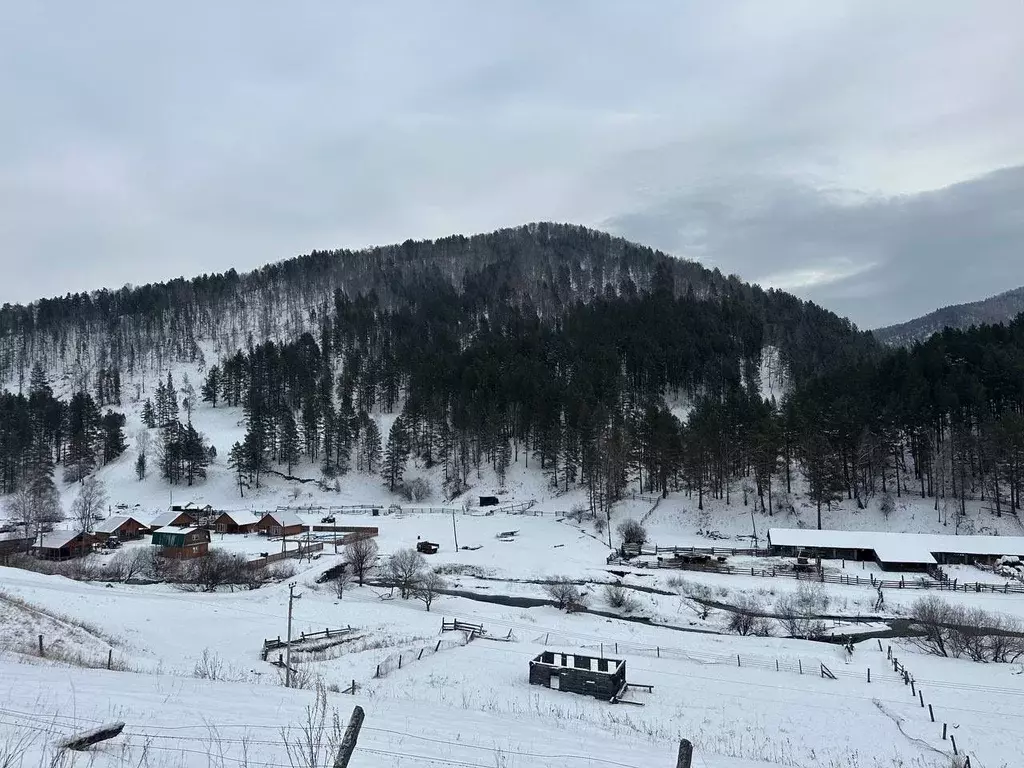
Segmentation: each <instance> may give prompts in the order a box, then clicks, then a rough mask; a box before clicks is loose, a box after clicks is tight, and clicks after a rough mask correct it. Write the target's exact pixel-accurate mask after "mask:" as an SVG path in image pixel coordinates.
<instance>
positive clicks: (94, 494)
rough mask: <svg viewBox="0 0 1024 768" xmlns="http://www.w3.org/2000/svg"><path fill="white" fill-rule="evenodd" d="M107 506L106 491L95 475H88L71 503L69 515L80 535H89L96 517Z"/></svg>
mask: <svg viewBox="0 0 1024 768" xmlns="http://www.w3.org/2000/svg"><path fill="white" fill-rule="evenodd" d="M106 504H107V489H106V486H104V485H103V481H102V480H100V479H99V478H98V477H96V475H89V477H87V478H85V481H84V482H83V483H82V487H81V489H80V490H79V491H78V496H77V497H76V498H75V500H74V501H73V502H72V503H71V514H72V515H73V516H74V519H75V524H76V527H77V528H78V530H79V531H80V532H81V533H89V532H90V531H91V530H92V528H93V524H94V523H95V521H96V518H97V517H100V513H101V512H102V511H103V507H104V506H106Z"/></svg>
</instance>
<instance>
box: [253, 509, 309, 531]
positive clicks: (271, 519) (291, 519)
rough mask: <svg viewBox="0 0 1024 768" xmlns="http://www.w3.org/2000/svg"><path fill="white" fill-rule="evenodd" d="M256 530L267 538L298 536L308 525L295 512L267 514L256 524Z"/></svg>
mask: <svg viewBox="0 0 1024 768" xmlns="http://www.w3.org/2000/svg"><path fill="white" fill-rule="evenodd" d="M256 530H257V531H258V532H259V533H262V534H263V535H265V536H298V535H299V534H300V533H305V531H306V524H305V523H304V522H302V518H301V517H299V516H298V515H297V514H295V513H294V512H281V511H278V512H267V514H265V515H264V516H263V517H261V518H260V519H259V522H257V523H256Z"/></svg>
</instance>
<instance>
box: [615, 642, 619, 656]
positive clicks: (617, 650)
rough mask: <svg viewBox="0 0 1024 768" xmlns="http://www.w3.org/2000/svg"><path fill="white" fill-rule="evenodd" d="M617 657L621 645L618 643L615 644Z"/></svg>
mask: <svg viewBox="0 0 1024 768" xmlns="http://www.w3.org/2000/svg"><path fill="white" fill-rule="evenodd" d="M615 655H616V656H618V655H619V644H618V643H616V644H615Z"/></svg>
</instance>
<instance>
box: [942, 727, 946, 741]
mask: <svg viewBox="0 0 1024 768" xmlns="http://www.w3.org/2000/svg"><path fill="white" fill-rule="evenodd" d="M942 740H943V741H945V740H946V724H945V723H943V724H942Z"/></svg>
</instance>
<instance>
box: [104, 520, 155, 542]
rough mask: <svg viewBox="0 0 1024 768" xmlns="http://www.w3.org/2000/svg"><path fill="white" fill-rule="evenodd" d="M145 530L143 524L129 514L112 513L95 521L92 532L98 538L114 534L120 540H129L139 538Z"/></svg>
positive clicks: (105, 537)
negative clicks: (97, 521)
mask: <svg viewBox="0 0 1024 768" xmlns="http://www.w3.org/2000/svg"><path fill="white" fill-rule="evenodd" d="M145 530H146V526H145V524H143V523H141V522H140V521H138V520H136V519H135V518H134V517H132V516H131V515H114V516H113V517H108V518H107V519H106V520H101V521H100V522H99V523H97V524H96V527H95V528H93V533H94V534H95V535H96V538H97V539H100V540H103V539H107V538H110V537H111V536H116V537H117V538H118V539H120V540H121V541H131V540H133V539H141V538H142V533H143V531H145Z"/></svg>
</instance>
